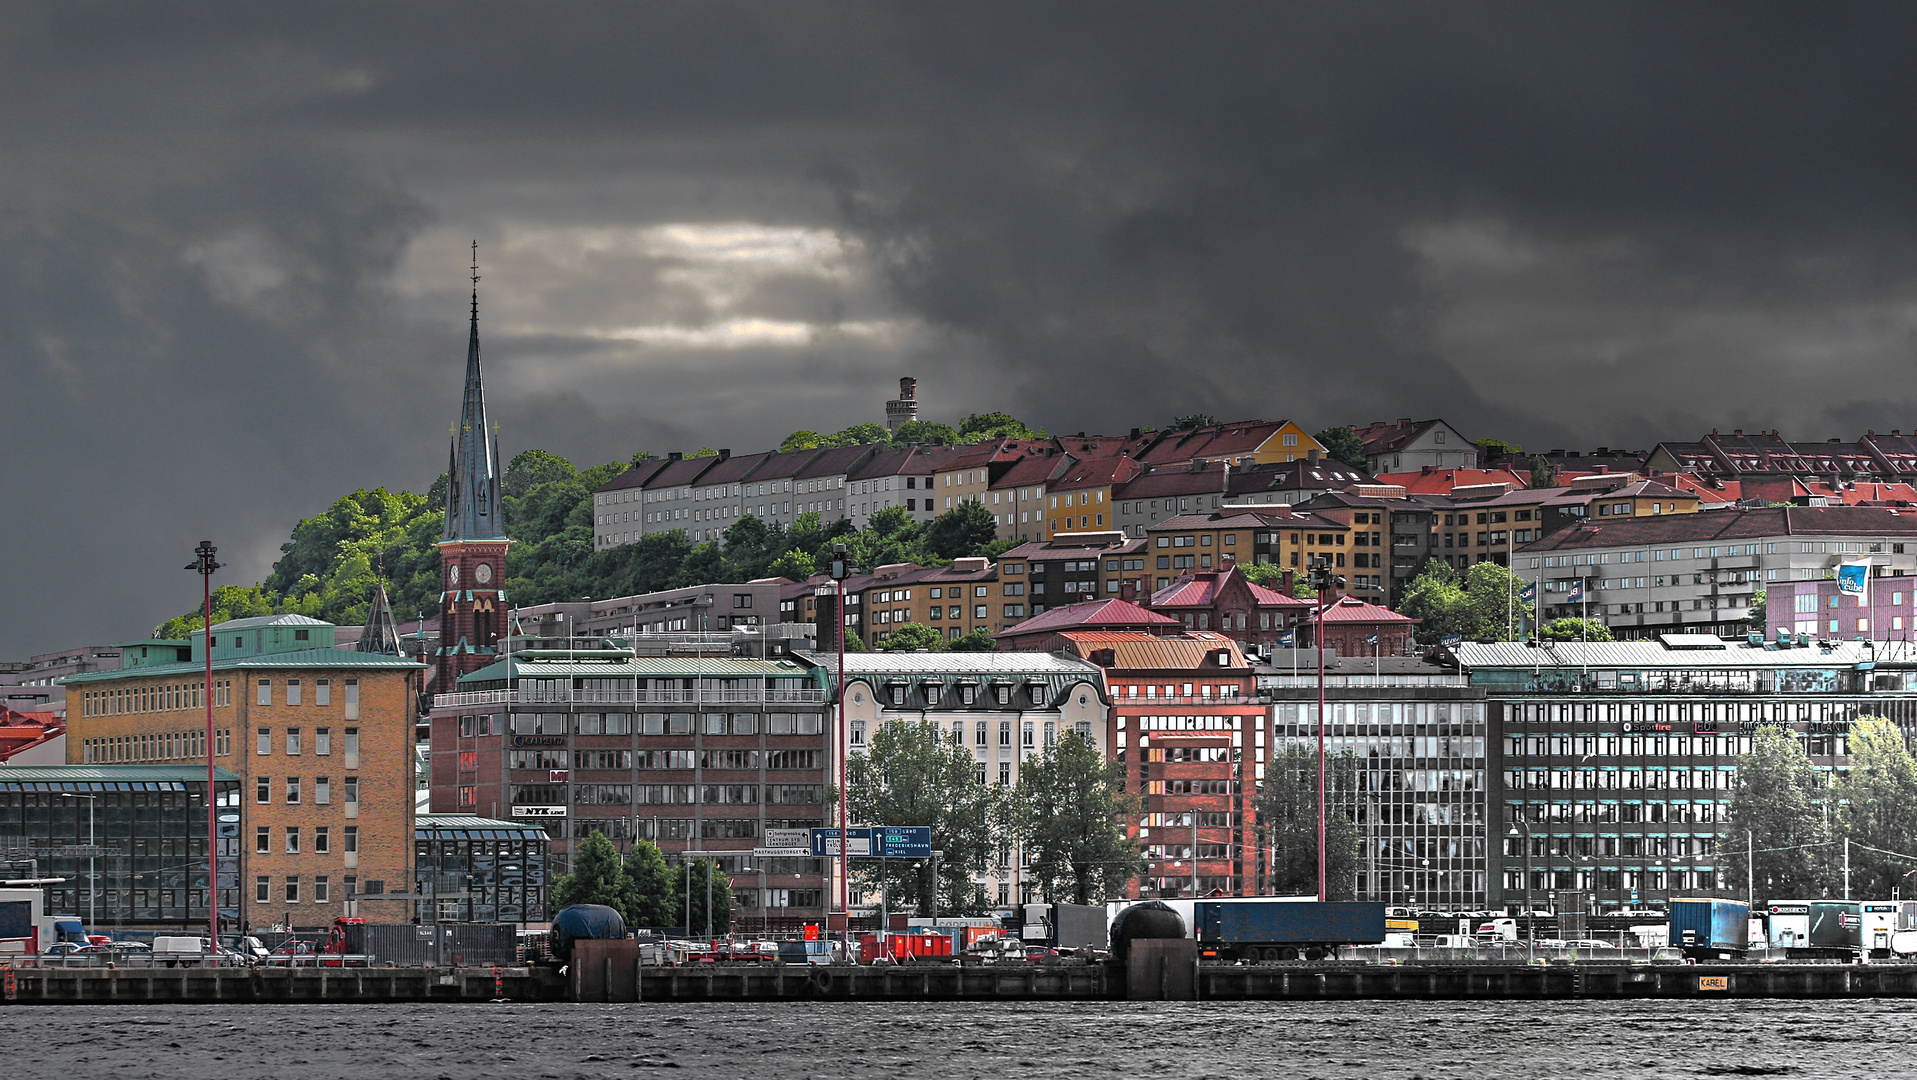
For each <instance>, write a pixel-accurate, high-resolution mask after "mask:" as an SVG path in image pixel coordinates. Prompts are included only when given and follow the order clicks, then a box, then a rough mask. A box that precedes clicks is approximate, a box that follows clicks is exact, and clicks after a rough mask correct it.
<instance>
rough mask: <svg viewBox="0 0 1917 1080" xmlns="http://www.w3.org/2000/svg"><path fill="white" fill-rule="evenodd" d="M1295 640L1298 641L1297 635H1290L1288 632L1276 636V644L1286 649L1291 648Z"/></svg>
mask: <svg viewBox="0 0 1917 1080" xmlns="http://www.w3.org/2000/svg"><path fill="white" fill-rule="evenodd" d="M1297 640H1298V635H1297V634H1294V633H1292V632H1291V631H1289V630H1287V631H1285V632H1284V633H1282V634H1279V635H1278V644H1280V645H1282V646H1284V647H1285V648H1287V649H1289V648H1293V647H1294V645H1295V643H1296V642H1297Z"/></svg>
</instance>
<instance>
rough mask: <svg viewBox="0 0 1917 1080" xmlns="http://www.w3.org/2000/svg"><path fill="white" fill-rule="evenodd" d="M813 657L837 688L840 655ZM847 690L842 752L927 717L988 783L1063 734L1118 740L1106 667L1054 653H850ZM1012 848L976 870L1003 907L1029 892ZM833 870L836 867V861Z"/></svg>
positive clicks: (1010, 779) (1002, 780) (1011, 778)
mask: <svg viewBox="0 0 1917 1080" xmlns="http://www.w3.org/2000/svg"><path fill="white" fill-rule="evenodd" d="M807 659H809V660H810V662H811V663H813V664H814V665H816V667H815V670H816V671H817V672H818V674H819V677H820V678H821V679H823V680H825V681H826V682H827V684H828V685H834V686H836V683H837V680H838V658H837V657H836V656H834V655H830V654H826V653H819V654H816V655H813V656H810V657H809V658H807ZM843 693H844V696H845V701H844V707H845V718H846V725H845V729H844V739H845V741H844V743H843V744H841V746H840V747H839V749H840V751H841V752H844V753H847V754H854V755H856V754H863V753H865V752H866V749H867V746H868V745H869V742H870V739H871V736H872V734H873V733H874V732H876V731H877V730H878V728H879V726H880V725H881V724H885V723H889V722H894V721H897V722H904V723H911V724H928V725H931V726H933V727H935V728H936V729H937V730H938V731H940V732H941V733H942V734H945V735H946V737H947V738H949V739H950V740H951V742H952V744H953V745H954V746H962V747H965V748H966V749H967V750H968V751H969V752H970V753H971V754H972V755H973V758H974V760H975V762H976V764H977V770H978V780H979V783H981V784H998V785H1001V786H1003V787H1006V788H1010V787H1012V786H1014V785H1016V784H1017V783H1018V777H1019V770H1020V768H1021V767H1022V765H1023V764H1024V763H1025V761H1026V760H1027V759H1028V758H1030V757H1032V756H1033V755H1036V754H1038V753H1040V752H1042V751H1043V750H1045V749H1047V748H1049V747H1051V746H1052V745H1054V744H1055V743H1056V742H1057V740H1058V738H1059V736H1060V735H1062V734H1065V733H1076V734H1079V735H1082V736H1084V737H1085V738H1087V739H1089V740H1090V741H1091V742H1092V744H1093V745H1094V746H1096V747H1098V749H1099V750H1100V751H1101V752H1107V751H1108V748H1109V747H1110V746H1111V743H1110V742H1109V741H1108V733H1109V730H1110V729H1109V723H1108V704H1109V703H1108V699H1107V698H1106V695H1105V688H1104V680H1103V678H1101V676H1100V672H1099V669H1098V668H1097V667H1095V666H1093V665H1091V664H1088V663H1084V662H1081V661H1079V660H1074V659H1069V658H1067V657H1062V656H1055V655H1052V654H1048V653H848V654H847V655H846V657H845V686H844V688H843ZM834 700H835V701H836V698H835V699H834ZM874 824H887V825H889V824H894V823H893V822H875V823H874ZM897 824H911V823H908V822H900V823H897ZM1006 856H1007V857H1006V858H1005V859H1004V861H1002V862H998V863H995V864H994V865H992V866H991V867H989V868H987V870H986V871H985V872H984V873H981V874H977V875H975V877H974V878H973V887H974V888H976V889H977V890H978V891H979V895H980V896H981V897H982V898H983V900H984V902H985V903H987V904H994V905H996V906H998V907H1000V908H1005V907H1009V906H1010V905H1012V904H1014V903H1023V902H1026V901H1029V900H1031V899H1032V885H1031V882H1030V881H1029V880H1027V879H1026V878H1025V877H1024V875H1023V873H1022V870H1021V866H1022V864H1023V862H1024V860H1023V859H1022V858H1021V857H1020V855H1019V852H1018V850H1017V849H1016V848H1015V847H1014V848H1011V849H1009V850H1008V851H1007V852H1006ZM826 869H827V871H828V872H831V871H832V869H833V864H832V861H831V860H826ZM857 902H858V901H855V903H857Z"/></svg>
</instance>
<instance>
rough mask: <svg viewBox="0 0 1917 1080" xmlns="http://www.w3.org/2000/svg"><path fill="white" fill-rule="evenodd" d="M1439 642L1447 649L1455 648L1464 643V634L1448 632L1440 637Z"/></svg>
mask: <svg viewBox="0 0 1917 1080" xmlns="http://www.w3.org/2000/svg"><path fill="white" fill-rule="evenodd" d="M1438 644H1440V645H1442V646H1444V647H1445V648H1447V649H1455V648H1457V647H1458V646H1460V645H1462V644H1464V635H1463V634H1446V635H1445V636H1443V637H1441V638H1439V639H1438Z"/></svg>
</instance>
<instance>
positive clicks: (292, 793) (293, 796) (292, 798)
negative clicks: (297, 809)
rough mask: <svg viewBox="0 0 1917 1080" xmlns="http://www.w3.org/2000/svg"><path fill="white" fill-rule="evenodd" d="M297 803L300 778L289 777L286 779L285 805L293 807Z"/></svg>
mask: <svg viewBox="0 0 1917 1080" xmlns="http://www.w3.org/2000/svg"><path fill="white" fill-rule="evenodd" d="M299 801H300V778H299V777H297V776H289V777H287V778H286V805H288V806H294V805H297V804H298V803H299Z"/></svg>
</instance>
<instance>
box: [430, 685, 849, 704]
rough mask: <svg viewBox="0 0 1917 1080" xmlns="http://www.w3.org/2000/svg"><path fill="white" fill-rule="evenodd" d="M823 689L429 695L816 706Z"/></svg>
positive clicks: (436, 699) (478, 699)
mask: <svg viewBox="0 0 1917 1080" xmlns="http://www.w3.org/2000/svg"><path fill="white" fill-rule="evenodd" d="M825 694H826V692H825V691H824V690H820V689H804V690H766V689H752V690H651V689H647V688H644V687H641V688H639V689H636V690H634V689H623V690H573V691H565V690H548V689H545V688H543V687H542V688H540V689H537V690H524V689H520V688H518V687H515V688H513V689H510V690H478V691H471V692H467V693H459V694H435V695H433V708H435V709H466V708H473V707H476V706H485V705H634V706H638V705H819V704H823V703H824V702H825Z"/></svg>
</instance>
